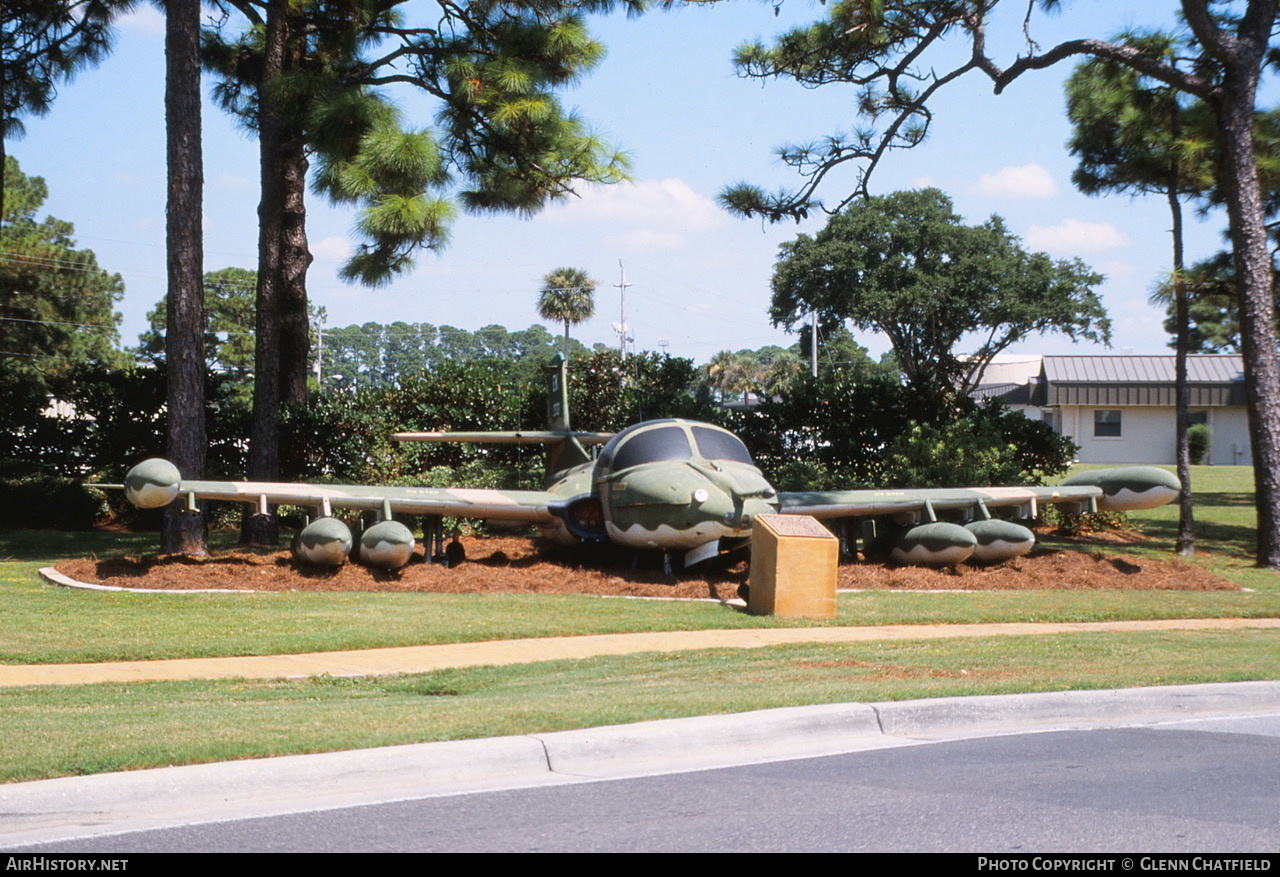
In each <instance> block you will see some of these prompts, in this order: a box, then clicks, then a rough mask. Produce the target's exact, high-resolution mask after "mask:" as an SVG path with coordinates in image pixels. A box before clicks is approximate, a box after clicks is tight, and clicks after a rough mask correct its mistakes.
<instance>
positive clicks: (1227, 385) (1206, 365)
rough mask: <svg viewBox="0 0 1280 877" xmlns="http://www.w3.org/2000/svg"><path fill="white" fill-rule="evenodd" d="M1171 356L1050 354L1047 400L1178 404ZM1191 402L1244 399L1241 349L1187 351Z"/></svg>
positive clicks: (1202, 403)
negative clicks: (1238, 351) (1202, 352)
mask: <svg viewBox="0 0 1280 877" xmlns="http://www.w3.org/2000/svg"><path fill="white" fill-rule="evenodd" d="M1174 361H1175V360H1174V357H1172V356H1046V357H1045V358H1044V377H1045V385H1046V386H1045V391H1046V399H1045V404H1047V405H1173V404H1174V397H1173V392H1174ZM1187 382H1188V384H1190V390H1191V405H1192V406H1197V407H1199V406H1206V405H1243V404H1244V361H1243V358H1242V357H1240V356H1237V355H1195V356H1188V357H1187Z"/></svg>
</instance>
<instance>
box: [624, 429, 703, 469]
mask: <svg viewBox="0 0 1280 877" xmlns="http://www.w3.org/2000/svg"><path fill="white" fill-rule="evenodd" d="M692 456H693V449H692V448H691V447H689V439H688V437H687V436H686V435H685V432H684V430H683V429H681V428H680V427H678V426H664V427H660V428H658V429H647V430H644V431H643V432H638V433H636V434H635V435H633V436H631V437H630V438H628V439H627V440H626V441H625V442H623V443H622V444H621V445H620V446H619V447H618V450H617V451H616V452H615V453H614V456H613V471H615V472H618V471H621V470H623V469H629V468H631V467H632V466H639V465H641V464H643V463H656V462H659V461H662V460H688V459H690V458H691V457H692Z"/></svg>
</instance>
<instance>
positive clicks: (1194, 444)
mask: <svg viewBox="0 0 1280 877" xmlns="http://www.w3.org/2000/svg"><path fill="white" fill-rule="evenodd" d="M1209 438H1210V435H1209V424H1207V423H1193V424H1191V425H1190V426H1188V427H1187V448H1188V450H1189V451H1190V452H1191V465H1193V466H1199V465H1200V464H1201V463H1203V462H1204V457H1205V454H1207V453H1208V452H1209Z"/></svg>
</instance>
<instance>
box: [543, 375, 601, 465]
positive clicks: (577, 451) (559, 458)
mask: <svg viewBox="0 0 1280 877" xmlns="http://www.w3.org/2000/svg"><path fill="white" fill-rule="evenodd" d="M542 372H543V374H544V375H545V376H546V379H547V429H548V430H550V431H551V432H563V433H565V438H564V441H562V442H556V443H555V444H548V445H547V481H548V482H551V481H554V480H555V479H556V477H557V476H558V475H559V474H560V473H562V472H564V471H566V470H568V469H572V468H573V467H574V466H579V465H581V464H583V463H589V462H591V455H590V454H588V453H587V450H586V448H584V447H583V446H582V444H581V443H580V442H579V441H578V440H577V439H576V438H574V437H573V436H572V435H571V434H570V433H571V431H572V430H571V428H570V426H569V364H568V362H567V361H566V360H565V358H564V354H563V353H557V354H556V355H555V358H554V359H553V360H551V363H550V364H549V365H545V366H543V367H542Z"/></svg>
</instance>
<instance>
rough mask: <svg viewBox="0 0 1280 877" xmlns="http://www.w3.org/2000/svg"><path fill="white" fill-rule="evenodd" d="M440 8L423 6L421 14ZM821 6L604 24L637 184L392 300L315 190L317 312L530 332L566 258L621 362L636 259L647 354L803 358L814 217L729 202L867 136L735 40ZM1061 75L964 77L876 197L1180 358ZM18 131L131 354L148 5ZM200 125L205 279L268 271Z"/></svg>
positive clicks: (398, 285) (479, 251)
mask: <svg viewBox="0 0 1280 877" xmlns="http://www.w3.org/2000/svg"><path fill="white" fill-rule="evenodd" d="M1172 5H1173V4H1170V3H1164V2H1154V0H1141V2H1132V3H1115V2H1101V0H1075V2H1074V3H1070V4H1068V7H1067V8H1068V11H1067V12H1066V13H1065V14H1063V15H1060V16H1057V17H1055V18H1051V19H1045V18H1043V17H1038V18H1037V19H1036V20H1035V21H1034V23H1033V35H1034V36H1035V37H1036V38H1037V39H1038V40H1039V41H1040V42H1041V43H1042V44H1048V43H1050V42H1056V41H1057V40H1059V39H1062V38H1064V37H1070V36H1085V35H1088V36H1100V37H1107V36H1110V35H1112V34H1114V33H1115V32H1117V31H1119V30H1121V29H1124V28H1127V27H1135V26H1141V25H1147V24H1155V23H1159V21H1160V18H1162V17H1164V16H1167V15H1168V14H1169V13H1168V11H1167V9H1168V7H1170V6H1172ZM1018 6H1019V9H1018V10H1017V11H1018V12H1019V15H1018V16H1017V17H1016V19H1015V20H1014V21H1012V22H1001V21H997V22H995V23H993V38H992V42H993V44H994V46H995V47H996V51H997V52H998V53H999V54H1000V56H1001V57H1003V58H1004V59H1005V60H1006V62H1007V60H1009V59H1011V58H1012V57H1013V56H1014V53H1016V52H1017V51H1018V50H1019V48H1021V42H1020V41H1021V35H1020V27H1019V25H1020V17H1021V15H1020V13H1021V11H1022V9H1024V8H1025V6H1024V5H1022V4H1018ZM433 8H434V6H433V4H429V3H426V2H416V0H415V2H412V3H410V4H408V9H409V12H408V15H409V16H410V17H412V16H413V15H414V14H422V15H427V14H430V11H431V10H432V9H433ZM823 8H824V7H822V6H819V5H817V4H810V3H806V2H803V0H802V2H795V0H787V2H786V4H784V5H783V6H782V8H781V12H780V14H779V15H778V16H776V17H775V14H774V9H773V7H772V6H771V5H769V4H768V3H760V2H755V0H735V2H727V3H722V4H714V5H712V6H699V7H690V8H683V9H678V10H674V11H670V12H665V13H662V12H659V13H653V14H650V15H647V16H644V17H642V18H640V19H635V20H627V19H625V18H623V17H622V16H612V17H609V18H605V19H599V20H597V21H596V23H595V25H594V28H593V29H594V31H595V32H596V33H597V35H598V36H599V37H600V39H601V40H602V41H603V42H604V43H605V44H606V45H607V46H608V47H609V56H608V58H607V59H606V61H605V62H604V63H603V64H602V65H601V66H600V68H599V69H597V70H596V71H595V72H594V73H593V74H592V75H591V76H590V77H588V78H587V79H586V80H584V81H583V82H582V83H581V84H580V85H578V86H577V87H575V88H574V89H573V90H571V91H570V92H568V93H567V94H566V95H565V98H564V99H565V103H566V104H569V105H571V106H575V107H577V108H578V109H579V111H580V112H581V114H582V115H583V116H584V117H586V118H587V119H588V120H590V121H591V122H592V123H593V124H594V126H595V127H596V128H597V129H598V130H599V131H600V132H601V133H602V134H604V135H605V136H606V137H607V138H608V139H610V140H611V141H612V142H615V143H617V144H619V145H620V146H622V147H623V148H624V149H626V150H627V151H628V152H629V153H630V154H631V158H632V162H633V168H632V176H633V178H634V182H632V183H629V184H623V185H620V186H615V187H612V188H608V189H605V188H595V187H584V188H583V189H582V190H581V191H580V197H578V198H575V199H571V200H570V201H569V202H567V203H565V204H563V205H557V206H554V207H551V208H549V209H548V210H546V211H545V212H543V213H542V214H540V215H538V216H537V217H535V218H533V219H518V218H511V217H496V218H495V217H492V216H483V217H480V216H462V217H461V218H460V219H459V221H458V222H457V223H456V225H455V226H454V229H453V233H452V240H451V243H450V245H449V246H448V247H447V248H445V249H444V250H443V251H442V252H440V253H439V254H433V253H424V254H422V255H421V257H420V258H419V259H418V267H417V269H416V270H415V271H414V272H413V273H412V274H411V275H409V276H406V277H404V278H402V279H400V280H398V281H396V282H395V283H394V284H392V285H390V286H389V287H387V288H385V289H378V290H368V289H364V288H361V287H352V286H349V285H347V284H344V283H342V282H341V281H340V280H338V279H337V277H336V271H337V269H338V267H339V266H340V264H341V262H342V260H343V258H344V257H345V255H346V254H347V252H348V251H349V248H350V243H349V239H348V233H349V230H350V226H351V223H352V221H353V214H352V213H351V212H350V211H347V210H345V209H343V210H339V209H334V208H330V207H328V206H326V205H324V204H323V203H322V202H321V200H320V199H319V198H317V197H314V196H313V197H311V199H310V203H309V211H310V213H309V229H310V237H311V243H312V250H313V252H314V254H315V256H316V261H315V263H314V264H313V266H312V269H311V273H310V275H309V288H310V291H311V296H312V300H313V302H314V303H316V304H318V305H321V306H323V307H324V308H325V309H326V311H327V314H328V323H329V325H331V326H341V325H347V324H349V323H358V322H364V321H367V320H375V321H378V322H391V321H394V320H405V321H408V322H428V323H434V324H437V325H442V324H449V325H454V326H459V327H462V328H466V329H472V330H474V329H476V328H479V327H481V326H484V325H488V324H491V323H499V324H502V325H505V326H507V327H509V328H512V329H520V328H524V327H526V326H528V325H529V324H531V323H534V322H539V320H538V317H537V313H536V310H535V307H534V304H535V300H536V292H537V289H538V286H539V283H540V279H541V277H542V276H543V275H544V274H546V273H547V272H548V271H550V270H552V269H554V268H556V267H559V266H562V265H564V266H574V267H581V268H584V269H586V270H587V271H588V272H589V273H590V274H591V275H592V276H593V277H595V278H596V279H598V280H599V281H600V284H601V285H600V288H599V290H598V291H597V294H596V310H597V316H596V317H595V318H593V319H592V320H591V321H589V322H588V323H585V324H583V325H582V326H579V327H578V328H577V329H576V331H575V335H576V336H577V337H579V338H581V339H582V340H583V341H585V342H587V343H593V342H597V341H599V342H604V343H606V344H611V345H612V344H616V336H615V335H614V334H613V331H612V328H611V323H612V322H615V321H617V320H618V317H619V314H618V311H619V298H618V292H619V291H618V289H617V288H616V287H615V286H614V284H617V283H619V281H620V276H621V275H620V265H619V263H621V264H622V266H625V270H626V280H627V282H628V283H629V284H630V286H629V287H628V289H627V299H626V304H627V320H628V322H629V324H630V325H631V329H632V334H633V335H634V337H635V341H636V347H637V348H638V349H653V350H657V349H659V347H660V345H661V344H663V342H664V341H665V342H666V344H667V345H668V349H669V351H670V352H671V353H673V354H676V355H681V356H690V357H693V358H694V359H695V360H697V361H698V362H705V361H706V360H707V359H709V358H710V357H711V356H712V355H713V354H714V353H716V352H717V351H719V350H722V349H735V350H736V349H740V348H744V347H745V348H756V347H760V346H762V345H765V344H770V343H778V344H789V343H792V342H793V341H794V340H795V339H794V337H789V336H787V335H786V334H785V333H784V332H782V331H781V330H778V329H774V328H773V327H771V326H770V325H769V320H768V317H767V315H766V311H767V308H768V303H769V280H770V276H771V274H772V266H773V262H774V259H775V257H776V253H777V248H778V245H779V244H780V243H782V242H784V241H787V240H790V239H791V238H792V237H794V236H795V234H796V233H797V232H799V231H806V232H810V233H812V232H814V231H817V230H818V229H819V228H820V227H821V225H822V220H821V219H820V218H815V219H810V220H809V221H807V222H806V223H804V224H802V225H800V226H796V225H795V224H790V223H789V224H786V225H781V226H762V224H761V223H760V222H759V221H754V220H739V219H735V218H733V217H730V216H728V215H727V214H725V213H724V212H722V211H720V210H719V209H718V208H717V207H716V205H715V201H714V199H715V196H716V194H717V193H718V192H719V191H720V190H721V189H722V188H724V187H725V186H726V185H728V184H732V183H734V182H737V181H740V180H747V181H750V182H753V183H757V184H760V185H762V186H764V187H765V188H766V189H775V188H778V187H780V186H794V185H796V184H797V183H798V179H797V178H796V177H794V176H793V175H792V173H791V172H790V171H789V170H788V169H787V168H785V167H782V166H780V165H779V164H778V163H777V162H776V161H775V160H774V157H773V150H774V148H775V147H777V146H779V145H782V144H784V143H787V142H795V141H804V140H807V139H810V138H814V137H820V136H822V135H824V134H828V133H831V132H833V131H836V130H848V129H850V128H851V127H853V125H854V123H855V120H854V119H853V117H852V115H851V111H850V107H851V104H852V101H853V98H854V94H853V90H852V89H849V88H843V87H831V86H828V87H824V88H822V89H817V90H806V89H802V88H799V87H797V86H795V85H793V84H790V83H786V82H776V83H767V84H761V83H759V82H755V81H748V80H744V79H739V78H737V77H736V76H735V75H734V72H733V68H732V65H731V63H730V57H731V53H732V51H733V48H734V47H735V46H736V45H737V44H739V43H741V42H742V41H744V40H748V39H751V38H754V37H758V36H759V37H765V38H768V37H769V36H771V35H772V34H774V33H777V32H779V31H780V30H782V29H783V28H785V27H786V26H787V25H788V24H791V23H799V22H802V21H806V20H808V19H810V18H812V17H816V16H818V15H820V14H821V13H822V11H823ZM1143 16H1151V17H1149V18H1144V17H1143ZM1069 71H1070V68H1069V66H1064V65H1060V66H1059V68H1056V69H1051V70H1048V71H1042V72H1039V73H1033V74H1030V75H1028V76H1025V77H1023V79H1022V80H1020V81H1019V82H1017V83H1015V84H1014V85H1013V86H1012V87H1010V88H1009V89H1008V90H1007V91H1006V92H1005V94H1003V95H1001V96H999V97H997V96H994V95H992V94H991V87H990V85H989V84H988V83H987V81H986V80H985V79H981V78H978V77H976V76H971V78H969V79H968V80H967V81H966V80H962V81H961V82H959V83H956V84H953V85H952V86H951V87H950V88H949V90H946V91H944V92H943V93H942V95H941V97H940V99H939V100H938V101H937V103H936V106H935V111H936V118H935V123H934V127H933V129H932V134H931V137H930V140H929V141H928V142H927V143H926V144H925V145H924V146H922V147H920V148H917V149H915V150H911V151H907V152H898V153H894V154H893V155H891V156H890V157H889V158H888V159H886V161H885V162H884V164H883V165H882V166H881V168H880V169H879V170H878V171H877V175H876V177H875V179H874V181H873V184H872V191H873V192H876V193H883V192H888V191H893V190H895V189H901V188H913V187H918V186H922V185H934V186H938V187H939V188H941V189H943V190H945V191H946V192H947V193H948V194H950V195H951V196H952V198H953V199H954V200H955V202H956V207H957V210H958V212H960V213H961V214H963V215H964V216H965V217H966V219H967V220H968V221H970V222H980V221H982V220H984V219H985V218H987V217H988V216H989V215H990V214H992V213H999V214H1000V215H1002V216H1004V217H1005V219H1006V220H1007V223H1008V225H1009V228H1010V229H1011V230H1012V231H1013V232H1014V233H1015V234H1018V235H1020V236H1021V237H1022V238H1023V240H1024V243H1025V245H1026V246H1028V247H1029V248H1031V249H1035V250H1044V251H1046V252H1049V253H1050V254H1051V255H1053V256H1055V257H1058V258H1068V257H1075V256H1078V257H1080V258H1081V259H1083V260H1084V261H1086V262H1087V263H1088V264H1090V265H1091V266H1092V267H1093V268H1094V269H1096V270H1097V271H1099V272H1101V273H1103V274H1106V275H1107V277H1108V280H1107V282H1106V284H1105V285H1104V286H1103V287H1101V289H1100V292H1101V293H1102V295H1103V298H1104V302H1105V304H1106V306H1107V308H1108V310H1109V312H1110V315H1111V318H1112V321H1113V323H1114V327H1113V331H1114V340H1113V347H1112V352H1133V353H1145V354H1159V353H1164V352H1167V346H1166V345H1167V337H1166V336H1165V334H1164V332H1163V331H1162V329H1161V326H1160V322H1161V314H1160V313H1159V312H1158V311H1156V310H1155V309H1153V308H1151V307H1150V306H1149V305H1147V303H1146V299H1147V295H1148V292H1149V290H1150V288H1151V286H1152V285H1153V283H1154V282H1155V281H1156V280H1157V279H1158V277H1159V276H1160V274H1161V272H1163V271H1167V268H1168V262H1169V237H1168V231H1167V230H1168V227H1169V219H1168V213H1167V209H1166V207H1165V206H1164V202H1163V200H1162V199H1160V198H1154V197H1148V198H1144V199H1138V200H1130V199H1128V198H1125V197H1122V196H1110V197H1106V198H1085V197H1084V196H1082V195H1080V194H1078V193H1077V192H1075V190H1074V189H1073V188H1072V187H1071V182H1070V174H1071V170H1072V168H1073V166H1074V163H1073V160H1072V159H1071V157H1070V156H1069V155H1068V154H1067V151H1066V149H1065V148H1064V146H1063V144H1064V142H1065V141H1066V139H1067V137H1068V135H1069V130H1068V126H1067V123H1066V120H1065V117H1064V110H1063V98H1062V81H1063V79H1064V78H1065V76H1066V75H1067V74H1068V73H1069ZM206 91H207V88H206ZM402 105H403V107H404V109H405V113H406V117H407V118H409V119H412V120H414V121H415V123H416V124H418V125H420V126H423V127H425V126H428V125H430V123H431V117H432V115H433V108H432V107H431V105H430V104H429V103H427V102H425V101H422V100H420V99H418V98H416V97H414V96H405V97H404V98H403V100H402ZM26 123H27V130H28V133H27V136H26V137H25V138H24V139H22V140H17V141H10V142H9V143H8V150H9V152H10V154H12V155H14V156H15V157H16V158H18V160H19V161H20V162H21V165H22V169H23V171H24V172H25V173H27V174H33V175H39V176H43V177H44V178H45V179H46V180H47V182H48V185H49V189H50V197H49V200H48V202H47V204H46V205H45V209H46V212H48V213H50V214H52V215H54V216H57V217H59V218H61V219H66V220H69V221H71V222H73V223H74V224H75V226H76V236H77V239H78V241H79V243H80V245H81V246H82V247H86V248H90V249H93V250H94V251H95V252H96V253H97V254H98V259H99V262H100V263H101V264H102V265H103V266H104V267H105V268H107V269H108V270H110V271H114V272H119V273H120V274H121V275H123V277H124V280H125V284H126V288H127V292H126V297H125V300H124V302H123V305H122V306H121V311H122V313H123V314H124V323H123V327H122V340H123V342H124V343H125V344H133V343H136V336H137V334H138V332H140V331H142V329H143V328H145V315H146V313H147V311H148V310H149V309H150V308H152V307H153V306H154V305H155V303H156V302H157V301H158V300H159V299H160V298H161V297H162V296H163V294H164V286H165V280H164V272H165V267H164V266H165V261H164V184H165V178H164V128H163V19H162V17H161V15H160V13H158V12H157V11H155V10H154V9H152V8H151V7H146V8H144V9H142V10H140V11H139V12H138V13H135V14H134V15H132V16H130V17H129V18H127V19H125V20H124V21H122V22H121V23H120V25H119V27H118V42H117V47H116V51H115V53H114V55H113V56H112V57H111V58H109V59H108V60H107V61H106V62H105V63H104V64H103V65H101V66H100V67H98V68H96V69H94V70H90V71H87V72H85V73H83V74H81V75H80V76H79V77H78V78H77V79H76V80H75V81H74V82H73V83H71V84H69V85H67V86H65V87H63V89H62V90H61V94H60V95H59V97H58V99H57V101H56V102H55V104H54V106H53V110H52V112H51V113H50V114H49V115H48V116H46V117H44V118H29V119H27V120H26ZM204 124H205V177H206V192H205V199H206V203H205V241H206V242H205V267H206V269H207V270H217V269H219V268H224V267H229V266H236V267H243V268H253V267H254V266H255V262H256V257H255V252H256V207H257V200H258V198H257V191H256V178H257V153H256V144H255V143H254V142H253V141H251V140H250V139H249V138H248V137H247V136H246V135H245V134H244V133H243V132H242V131H240V130H238V129H237V128H236V127H235V125H234V123H233V121H232V120H231V119H230V118H229V117H228V116H226V115H225V114H224V113H222V112H221V111H219V110H217V109H216V108H214V107H212V106H210V105H206V109H205V116H204ZM843 182H844V184H843V185H841V180H838V179H837V180H834V181H833V182H832V184H831V185H829V186H828V187H827V188H826V189H825V190H824V191H823V194H824V196H825V197H826V199H827V200H828V202H829V203H835V202H837V201H839V200H840V199H841V198H842V197H843V196H844V195H845V194H847V192H848V190H849V187H850V185H851V184H850V181H849V180H848V179H847V178H846V179H845V180H844V181H843ZM1188 216H1189V223H1188V225H1189V235H1188V237H1189V247H1188V256H1189V258H1190V259H1195V258H1197V257H1200V256H1204V255H1208V254H1209V253H1211V252H1213V251H1214V250H1216V249H1218V248H1219V247H1220V246H1221V243H1220V232H1221V229H1222V228H1223V226H1224V225H1225V219H1224V218H1223V217H1222V216H1221V215H1216V216H1211V217H1209V218H1207V219H1204V220H1198V219H1195V218H1194V216H1193V214H1192V212H1191V211H1188ZM550 328H552V330H553V331H555V327H550ZM858 339H859V341H860V342H861V343H863V344H865V345H866V346H867V347H869V348H870V349H871V350H872V352H873V353H874V354H877V355H878V354H880V353H882V352H884V351H885V350H886V349H887V347H888V345H887V343H886V342H885V341H884V339H883V338H881V337H879V336H876V335H874V334H871V333H859V334H858ZM1018 349H1019V350H1020V351H1022V352H1033V353H1058V354H1069V353H1103V352H1107V351H1106V350H1105V349H1104V348H1098V347H1093V346H1090V345H1072V344H1071V343H1070V342H1068V341H1067V340H1066V339H1063V338H1059V337H1055V336H1046V337H1043V338H1041V337H1039V336H1033V337H1032V338H1030V339H1028V340H1027V341H1026V342H1025V343H1024V344H1022V345H1020V347H1019V348H1018Z"/></svg>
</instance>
